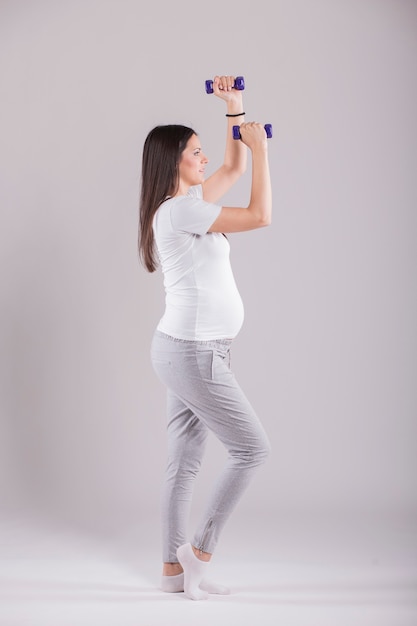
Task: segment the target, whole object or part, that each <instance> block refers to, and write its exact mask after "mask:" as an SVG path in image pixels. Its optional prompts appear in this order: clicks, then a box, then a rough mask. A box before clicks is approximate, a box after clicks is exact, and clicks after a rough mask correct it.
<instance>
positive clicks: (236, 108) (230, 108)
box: [226, 102, 245, 115]
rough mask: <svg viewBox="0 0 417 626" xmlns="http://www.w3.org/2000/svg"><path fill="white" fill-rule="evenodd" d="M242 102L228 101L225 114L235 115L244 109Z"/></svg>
mask: <svg viewBox="0 0 417 626" xmlns="http://www.w3.org/2000/svg"><path fill="white" fill-rule="evenodd" d="M244 110H245V109H244V108H243V103H242V102H238V103H236V102H228V103H227V112H226V115H237V114H240V113H242V112H243V111H244Z"/></svg>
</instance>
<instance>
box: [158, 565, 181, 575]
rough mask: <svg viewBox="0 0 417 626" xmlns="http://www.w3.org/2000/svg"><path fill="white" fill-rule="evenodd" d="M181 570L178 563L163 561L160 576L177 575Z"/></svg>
mask: <svg viewBox="0 0 417 626" xmlns="http://www.w3.org/2000/svg"><path fill="white" fill-rule="evenodd" d="M183 571H184V570H183V569H182V566H181V565H180V563H164V564H163V566H162V576H178V574H182V573H183Z"/></svg>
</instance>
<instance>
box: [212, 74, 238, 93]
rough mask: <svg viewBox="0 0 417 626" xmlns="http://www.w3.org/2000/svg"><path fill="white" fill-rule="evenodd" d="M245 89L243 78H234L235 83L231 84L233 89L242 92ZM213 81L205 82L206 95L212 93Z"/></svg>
mask: <svg viewBox="0 0 417 626" xmlns="http://www.w3.org/2000/svg"><path fill="white" fill-rule="evenodd" d="M244 88H245V79H244V78H243V76H236V78H235V82H234V83H233V89H237V90H238V91H242V90H243V89H244ZM213 91H214V89H213V81H212V80H206V93H213Z"/></svg>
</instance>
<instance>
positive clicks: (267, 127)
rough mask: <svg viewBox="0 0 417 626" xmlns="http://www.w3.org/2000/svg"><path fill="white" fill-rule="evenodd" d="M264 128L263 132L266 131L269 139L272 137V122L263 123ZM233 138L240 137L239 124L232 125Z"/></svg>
mask: <svg viewBox="0 0 417 626" xmlns="http://www.w3.org/2000/svg"><path fill="white" fill-rule="evenodd" d="M264 128H265V132H266V136H267V138H268V139H271V137H272V124H265V126H264ZM232 130H233V139H241V136H240V126H233V129H232Z"/></svg>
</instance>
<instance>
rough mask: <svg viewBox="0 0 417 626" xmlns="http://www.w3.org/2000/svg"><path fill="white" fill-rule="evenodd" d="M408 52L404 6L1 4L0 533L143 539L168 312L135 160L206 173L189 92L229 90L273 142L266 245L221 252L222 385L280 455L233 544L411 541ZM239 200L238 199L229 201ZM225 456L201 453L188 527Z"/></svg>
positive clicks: (214, 112)
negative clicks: (165, 134) (400, 536)
mask: <svg viewBox="0 0 417 626" xmlns="http://www.w3.org/2000/svg"><path fill="white" fill-rule="evenodd" d="M416 34H417V4H416V2H413V1H411V0H410V1H407V0H379V1H376V0H337V1H332V0H315V1H311V2H310V1H308V0H295V1H294V0H292V1H290V0H277V1H276V2H274V3H273V10H272V5H271V4H270V3H269V2H266V0H261V1H260V2H256V3H253V2H246V0H242V1H241V2H239V3H238V7H237V6H236V3H224V2H218V0H215V1H214V2H211V3H210V4H209V5H207V4H204V5H196V3H195V2H189V1H187V0H180V1H179V2H166V3H164V4H162V5H161V4H160V3H147V4H146V7H145V5H144V4H143V3H142V2H139V1H133V0H105V1H99V0H83V1H81V0H75V1H74V0H73V1H71V2H69V1H67V2H52V1H47V0H45V1H42V0H34V1H32V2H29V1H26V2H24V1H21V0H15V1H13V2H12V1H11V0H10V1H6V2H5V1H2V2H1V4H0V57H1V68H0V90H1V91H0V103H1V105H0V106H1V119H0V124H1V142H0V146H1V147H0V150H1V154H0V159H1V161H0V175H1V229H0V238H1V241H0V255H1V260H0V277H1V291H0V295H1V324H0V342H1V343H0V359H1V361H0V366H1V396H0V402H1V422H0V429H1V430H0V507H1V513H2V515H3V516H12V517H13V516H19V515H26V514H27V515H29V514H35V513H37V512H38V513H40V514H42V515H46V516H50V517H51V518H56V519H58V520H62V522H65V523H67V524H70V525H74V526H79V527H83V528H90V529H92V530H93V532H95V531H97V532H99V531H105V532H120V533H123V532H125V531H127V529H129V528H136V527H139V526H140V524H141V523H142V520H144V519H148V520H152V522H153V523H154V524H155V525H157V524H158V523H159V522H158V515H159V512H158V511H159V493H160V481H161V477H162V473H163V469H164V461H165V438H164V389H163V387H162V386H161V384H160V383H159V381H158V380H157V379H156V377H155V375H154V373H153V371H152V369H151V365H150V361H149V345H150V340H151V336H152V333H153V329H154V327H155V325H156V323H157V321H158V320H159V317H160V315H161V314H162V310H163V292H162V279H161V275H160V273H159V272H158V274H154V275H148V274H147V273H146V272H145V270H144V269H143V268H142V267H141V266H140V265H139V261H138V254H137V248H136V238H137V221H138V216H137V213H138V208H137V207H138V193H139V174H140V158H141V150H142V145H143V141H144V139H145V136H146V134H147V132H148V131H149V130H150V128H152V127H153V126H154V125H155V124H159V123H184V124H188V125H191V126H193V127H194V128H195V129H196V130H197V131H198V132H199V134H200V137H201V141H202V145H203V148H204V150H205V152H206V153H207V154H208V156H209V157H210V164H209V172H210V171H213V170H214V169H215V168H216V167H217V166H218V165H220V163H221V161H222V157H223V149H224V138H225V118H224V103H222V102H221V101H220V100H218V99H216V98H215V97H214V96H207V95H206V94H205V92H204V80H205V79H206V78H211V77H213V76H214V74H216V73H225V74H236V75H237V74H243V75H244V76H245V79H246V91H245V93H244V102H245V110H246V112H247V119H249V120H250V119H254V120H257V121H261V122H263V123H265V122H271V123H272V124H273V127H274V138H273V139H272V140H270V143H269V148H270V163H271V171H272V179H273V194H274V195H273V198H274V217H273V224H272V226H271V227H270V228H268V229H266V230H262V231H257V232H251V233H245V234H236V235H232V236H230V241H231V245H232V262H233V267H234V271H235V276H236V280H237V283H238V286H239V288H240V291H241V294H242V296H243V299H244V302H245V307H246V319H245V324H244V327H243V329H242V331H241V333H240V335H239V337H238V338H237V339H236V342H235V346H234V349H233V357H232V364H233V368H234V370H235V373H236V375H237V377H238V379H239V380H240V382H241V384H242V386H243V388H244V389H245V390H246V392H247V395H248V396H249V398H250V399H251V401H252V403H253V405H254V406H255V408H256V409H257V411H258V413H259V415H260V417H261V419H262V421H263V423H264V425H265V427H266V429H267V431H268V433H269V435H270V438H271V441H272V446H273V455H272V456H271V457H270V459H269V461H268V463H267V465H266V466H265V467H264V468H262V470H261V471H260V473H259V476H258V478H257V479H256V483H254V485H253V486H252V487H251V488H250V489H249V491H248V493H247V495H246V496H245V498H244V500H243V501H242V503H241V504H240V505H239V506H240V513H239V512H237V513H236V515H235V517H234V518H233V520H231V522H230V526H229V528H228V530H227V532H228V533H232V532H233V530H236V529H237V528H239V529H245V528H247V529H248V530H249V527H250V528H251V529H253V517H252V515H255V516H256V518H257V519H258V520H261V519H262V518H268V519H270V520H271V519H272V520H277V522H278V520H280V519H282V518H283V517H285V516H288V515H291V516H293V517H294V519H295V518H298V519H299V520H301V521H307V520H308V519H310V518H311V519H312V518H313V517H314V516H317V515H321V516H325V517H326V516H328V518H329V519H330V517H333V516H335V515H336V516H340V517H342V518H344V519H346V516H348V517H349V519H352V520H356V521H358V522H359V523H360V521H361V520H362V519H365V517H369V515H371V516H376V517H377V518H378V519H382V517H385V518H395V519H397V520H398V519H399V520H404V521H405V520H412V519H415V516H416V512H417V489H416V483H417V455H416V437H417V420H416V417H417V415H416V414H417V406H416V405H417V402H416V401H417V395H416V383H417V381H416V374H417V363H416V361H417V350H416V348H417V346H416V339H417V335H416V319H417V297H416V296H417V294H416V271H415V270H416V261H417V253H416V243H417V241H416V234H417V233H416V230H417V228H416V227H417V212H416V200H417V190H416V173H417V172H416V156H417V155H416V145H417V132H416V131H417V121H416V119H417V117H416V111H417V89H416V58H417V39H416ZM249 188H250V176H249V173H248V175H247V176H246V177H245V178H244V179H243V180H242V181H240V182H239V183H238V184H237V185H236V187H235V188H234V189H233V191H231V192H230V193H229V195H228V197H227V198H225V199H224V201H225V202H227V203H230V204H238V203H239V204H240V203H246V202H247V199H248V193H249ZM223 454H224V453H223V450H222V449H221V448H220V446H219V445H218V444H217V442H216V441H213V440H211V441H210V447H209V450H208V453H207V457H206V462H205V465H204V469H203V472H202V475H201V477H200V479H199V485H198V489H197V491H196V500H195V511H194V512H193V515H196V514H197V513H198V511H199V509H200V507H201V505H202V502H203V500H204V494H205V491H206V488H207V486H208V484H209V483H210V482H211V480H212V478H213V476H214V475H215V473H216V472H217V469H218V467H219V464H220V463H221V462H222V460H223ZM246 525H247V526H246ZM248 536H252V535H250V534H249V535H248ZM145 540H146V539H145Z"/></svg>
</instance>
